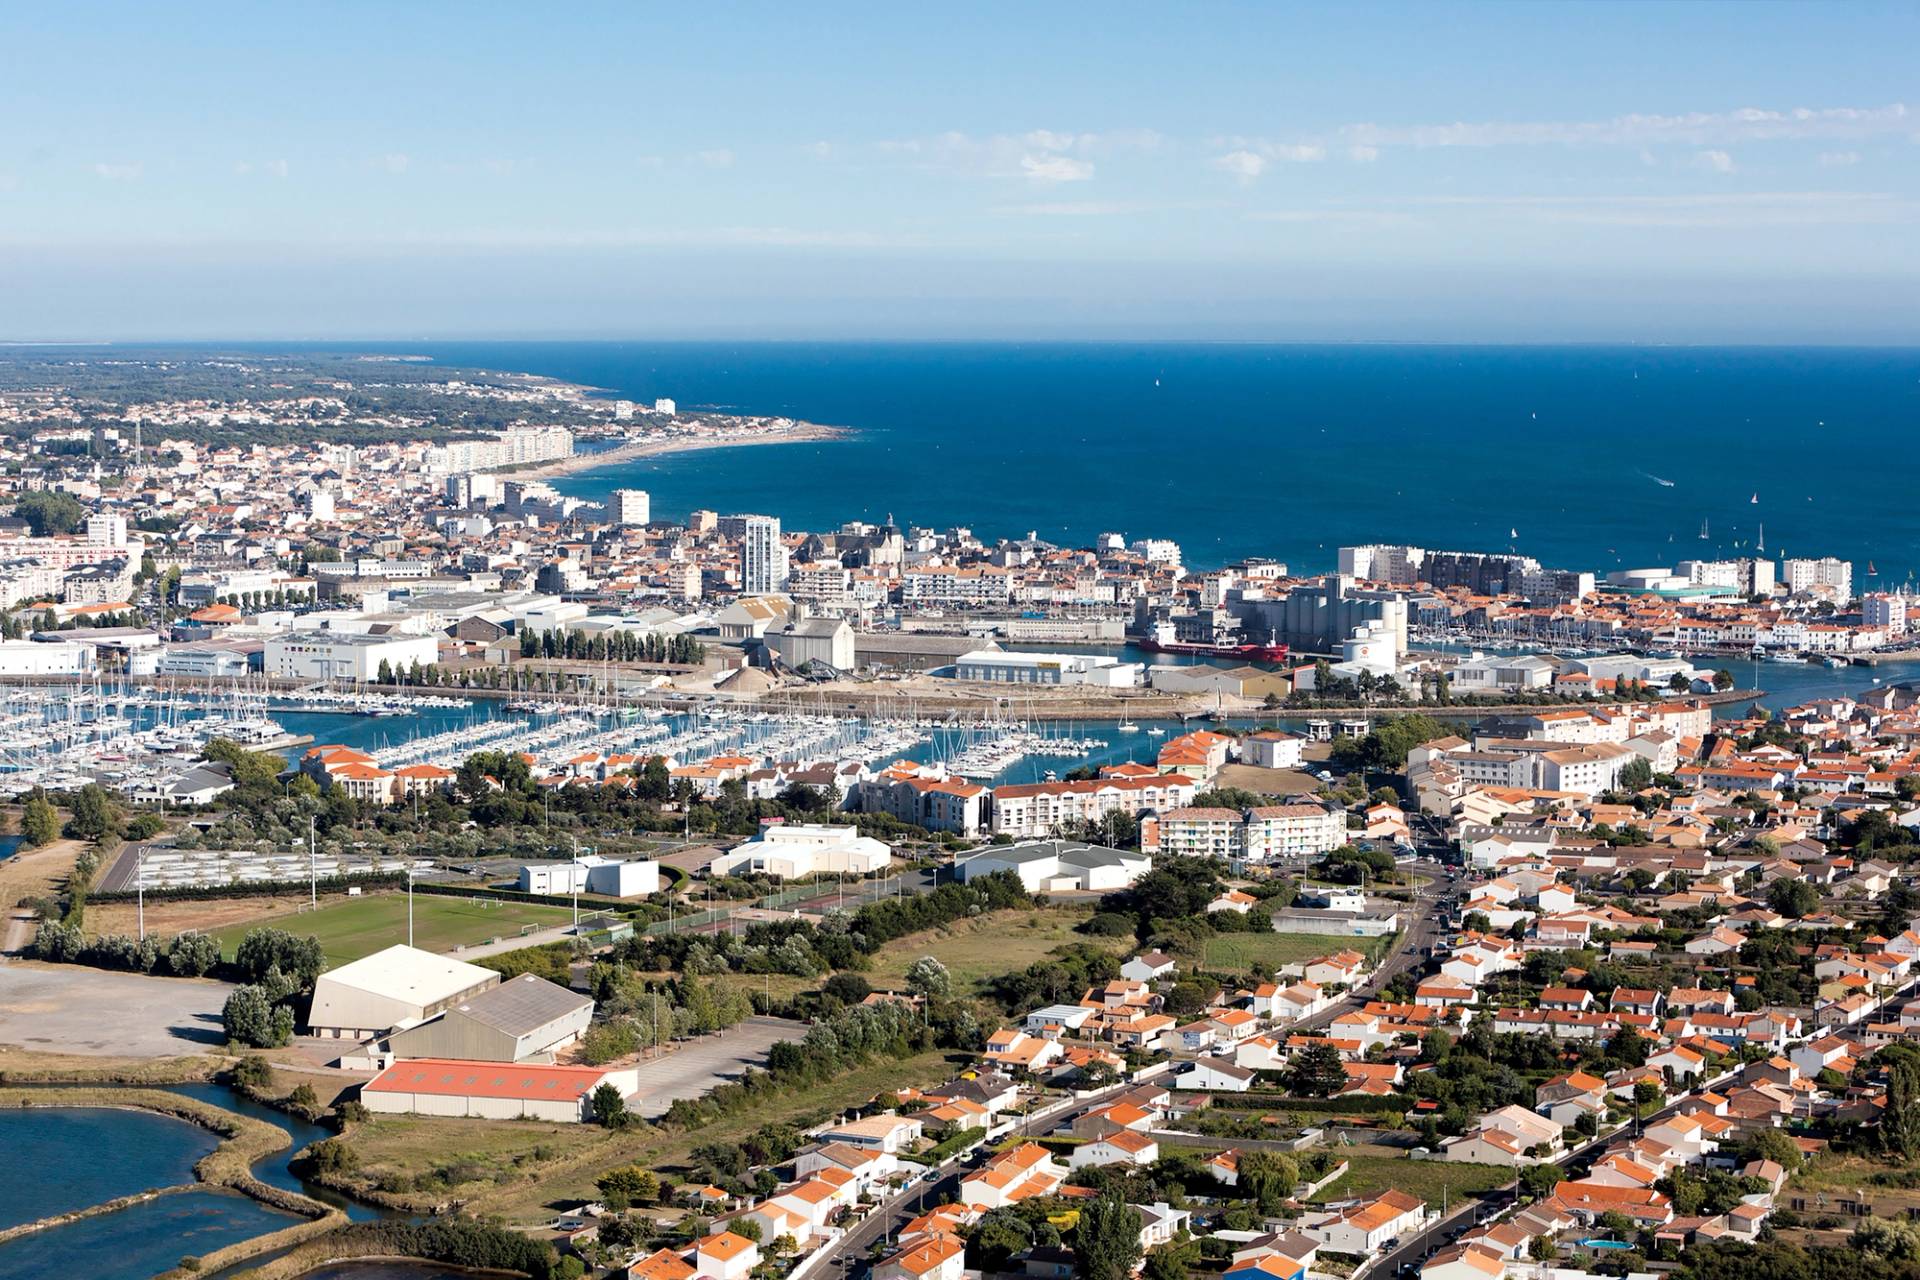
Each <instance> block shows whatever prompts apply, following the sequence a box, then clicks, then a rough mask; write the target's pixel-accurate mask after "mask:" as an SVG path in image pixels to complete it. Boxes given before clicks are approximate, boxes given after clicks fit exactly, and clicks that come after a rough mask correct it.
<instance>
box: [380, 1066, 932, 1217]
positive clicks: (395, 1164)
mask: <svg viewBox="0 0 1920 1280" xmlns="http://www.w3.org/2000/svg"><path fill="white" fill-rule="evenodd" d="M956 1069H957V1068H956V1066H955V1064H953V1063H951V1062H949V1061H947V1059H946V1057H945V1056H944V1055H943V1054H941V1053H925V1054H921V1055H919V1056H918V1057H914V1058H909V1059H906V1060H905V1061H901V1062H880V1063H874V1064H872V1065H869V1066H866V1067H863V1068H861V1069H860V1070H858V1071H854V1072H851V1073H849V1074H848V1075H845V1076H842V1077H840V1078H839V1079H837V1080H834V1081H830V1082H828V1083H826V1084H821V1085H815V1086H813V1087H811V1088H809V1089H806V1090H803V1091H800V1092H796V1093H792V1094H786V1095H783V1096H781V1097H780V1098H778V1099H773V1100H769V1101H768V1103H767V1104H766V1105H765V1106H764V1107H760V1108H757V1109H754V1110H751V1111H749V1112H747V1113H745V1114H740V1115H734V1116H729V1117H727V1118H725V1119H723V1120H720V1121H718V1122H716V1123H714V1124H711V1125H707V1126H705V1127H703V1128H700V1129H698V1130H695V1131H693V1132H690V1133H667V1132H663V1131H661V1130H658V1129H654V1128H652V1127H642V1128H640V1129H634V1130H628V1131H625V1132H619V1133H613V1132H609V1131H607V1130H605V1129H601V1128H599V1127H597V1126H592V1125H575V1124H538V1123H528V1122H523V1121H513V1120H453V1119H436V1118H430V1117H424V1116H381V1117H379V1118H377V1119H374V1120H371V1121H369V1122H367V1123H366V1124H362V1125H357V1126H355V1128H354V1130H353V1132H352V1135H351V1138H350V1141H351V1142H352V1145H353V1147H354V1148H355V1150H357V1151H358V1152H359V1153H360V1156H361V1163H362V1171H363V1172H364V1173H366V1174H368V1175H369V1176H371V1177H375V1178H379V1177H380V1176H382V1175H387V1176H389V1177H391V1176H394V1175H400V1176H405V1177H412V1176H414V1175H417V1174H421V1173H427V1172H430V1171H431V1170H434V1169H453V1168H455V1167H458V1169H459V1171H460V1173H461V1174H462V1175H465V1174H471V1175H473V1176H472V1178H471V1179H470V1180H469V1181H466V1182H463V1183H457V1184H455V1185H454V1186H453V1187H436V1188H434V1189H432V1190H428V1191H424V1192H421V1193H420V1196H421V1202H422V1204H432V1203H435V1202H439V1201H444V1200H445V1199H446V1198H447V1197H448V1196H449V1195H450V1194H451V1195H457V1196H458V1197H459V1198H460V1199H461V1200H462V1201H464V1202H465V1203H466V1204H467V1207H468V1208H469V1209H470V1210H471V1211H472V1212H474V1213H477V1214H481V1215H483V1216H484V1215H489V1214H499V1215H501V1216H502V1217H503V1218H505V1220H506V1221H507V1222H508V1223H509V1224H511V1225H524V1224H528V1223H535V1222H543V1221H547V1220H549V1219H551V1218H552V1216H553V1214H554V1213H555V1212H556V1211H557V1210H558V1209H559V1208H560V1207H561V1206H562V1205H568V1206H571V1204H573V1203H576V1202H578V1201H581V1200H585V1199H590V1198H592V1197H593V1196H594V1195H595V1194H596V1193H595V1191H594V1189H593V1180H594V1179H595V1178H596V1177H598V1176H599V1175H600V1174H602V1173H604V1172H605V1171H606V1170H608V1169H611V1168H615V1167H618V1166H620V1165H625V1164H638V1165H641V1166H643V1167H645V1168H648V1169H656V1170H660V1171H662V1172H665V1173H669V1174H673V1173H678V1172H680V1171H681V1170H682V1169H683V1168H684V1165H685V1161H686V1159H687V1154H688V1152H690V1151H691V1150H692V1149H693V1148H695V1147H697V1146H702V1145H705V1144H707V1143H713V1142H718V1143H728V1142H738V1141H739V1140H740V1139H741V1138H743V1137H745V1136H746V1135H747V1134H750V1133H752V1132H753V1131H754V1130H756V1129H758V1128H760V1127H761V1126H762V1125H768V1124H779V1123H802V1122H804V1123H813V1122H817V1121H821V1120H827V1119H831V1118H832V1116H833V1114H834V1113H835V1112H836V1111H839V1110H841V1109H843V1108H845V1107H847V1106H850V1105H853V1104H855V1103H863V1102H866V1101H867V1100H868V1099H869V1098H871V1097H873V1096H874V1095H875V1094H877V1093H879V1092H881V1091H882V1090H884V1089H892V1088H897V1087H898V1086H900V1085H902V1084H907V1083H914V1084H933V1083H937V1082H938V1081H940V1080H941V1079H943V1078H945V1077H946V1076H947V1075H948V1074H949V1073H951V1072H952V1071H954V1070H956Z"/></svg>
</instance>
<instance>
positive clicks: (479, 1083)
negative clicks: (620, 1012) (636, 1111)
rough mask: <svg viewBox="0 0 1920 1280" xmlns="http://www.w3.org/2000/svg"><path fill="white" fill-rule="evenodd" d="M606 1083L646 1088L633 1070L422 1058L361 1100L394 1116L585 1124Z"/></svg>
mask: <svg viewBox="0 0 1920 1280" xmlns="http://www.w3.org/2000/svg"><path fill="white" fill-rule="evenodd" d="M603 1084H610V1085H612V1086H613V1087H614V1088H615V1089H618V1090H619V1091H620V1095H621V1096H622V1097H623V1098H624V1097H626V1096H627V1095H628V1094H631V1093H633V1092H634V1091H636V1090H637V1089H638V1088H639V1087H640V1081H639V1076H638V1073H637V1072H635V1071H633V1070H632V1069H628V1070H625V1071H609V1070H607V1069H606V1068H604V1067H556V1066H538V1065H530V1064H514V1065H505V1064H503V1065H493V1064H489V1063H482V1062H461V1061H458V1060H455V1059H450V1058H418V1059H414V1060H412V1061H409V1062H400V1063H396V1064H394V1065H393V1066H391V1067H388V1068H387V1069H386V1070H385V1071H382V1072H381V1073H380V1074H379V1076H377V1077H376V1078H375V1079H374V1080H373V1082H372V1083H370V1084H367V1085H365V1086H363V1087H362V1088H361V1090H360V1102H361V1105H363V1106H365V1107H366V1109H367V1110H369V1111H378V1112H385V1113H388V1114H407V1113H412V1114H416V1115H425V1116H467V1117H475V1118H479V1119H486V1120H553V1121H558V1122H560V1123H563V1124H580V1123H583V1122H585V1121H587V1120H589V1119H592V1118H593V1106H592V1099H593V1091H594V1090H595V1089H598V1088H599V1087H600V1086H601V1085H603Z"/></svg>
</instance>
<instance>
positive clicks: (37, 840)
mask: <svg viewBox="0 0 1920 1280" xmlns="http://www.w3.org/2000/svg"><path fill="white" fill-rule="evenodd" d="M59 838H60V815H59V814H58V813H56V812H54V808H53V802H52V801H50V800H48V799H47V797H46V796H45V795H44V794H42V793H41V792H39V791H35V792H34V793H33V794H32V795H30V796H28V797H27V806H26V808H25V809H23V810H22V811H21V813H20V843H21V844H22V845H24V846H25V847H26V848H29V849H37V848H39V847H40V846H41V845H43V844H52V843H53V842H54V841H55V840H58V839H59Z"/></svg>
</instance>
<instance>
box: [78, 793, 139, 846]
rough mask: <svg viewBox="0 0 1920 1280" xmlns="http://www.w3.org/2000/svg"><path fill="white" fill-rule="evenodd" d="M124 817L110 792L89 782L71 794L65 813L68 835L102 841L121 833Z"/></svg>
mask: <svg viewBox="0 0 1920 1280" xmlns="http://www.w3.org/2000/svg"><path fill="white" fill-rule="evenodd" d="M124 817H125V814H124V812H123V811H122V810H121V808H120V802H119V801H118V800H116V799H115V798H114V795H113V792H111V791H109V790H107V789H106V788H105V787H103V786H101V785H100V784H99V783H97V782H89V783H88V784H87V785H86V786H84V787H82V788H80V790H78V791H76V792H74V795H73V804H72V807H71V808H70V809H69V810H68V817H67V834H68V835H70V836H72V837H73V838H74V839H76V840H104V839H106V838H107V837H108V836H117V835H119V834H120V824H121V822H122V820H123V819H124Z"/></svg>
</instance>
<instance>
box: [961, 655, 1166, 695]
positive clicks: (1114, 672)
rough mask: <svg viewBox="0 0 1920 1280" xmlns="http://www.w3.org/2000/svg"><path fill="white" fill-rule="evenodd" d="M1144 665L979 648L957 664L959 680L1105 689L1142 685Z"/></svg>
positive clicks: (1112, 659)
mask: <svg viewBox="0 0 1920 1280" xmlns="http://www.w3.org/2000/svg"><path fill="white" fill-rule="evenodd" d="M1140 673H1141V666H1140V664H1139V663H1137V662H1122V661H1120V660H1119V659H1118V658H1115V657H1111V656H1109V655H1106V654H1099V655H1092V654H1084V653H1001V652H999V651H998V650H988V649H976V650H974V651H973V652H972V653H963V654H961V655H960V659H959V661H957V662H955V663H954V666H953V674H954V678H955V679H956V680H985V681H991V682H994V683H997V684H1085V685H1096V686H1098V687H1100V688H1104V689H1132V688H1136V687H1138V686H1139V684H1140Z"/></svg>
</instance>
